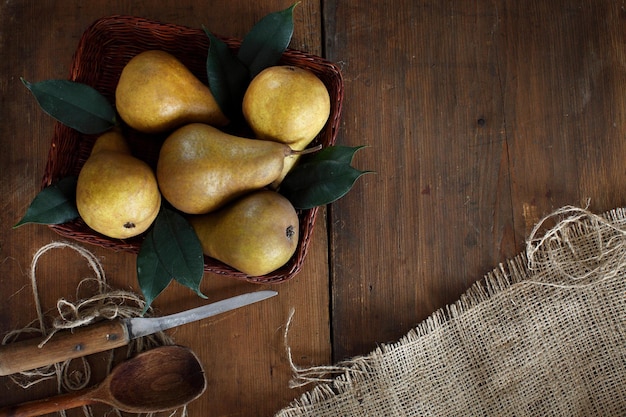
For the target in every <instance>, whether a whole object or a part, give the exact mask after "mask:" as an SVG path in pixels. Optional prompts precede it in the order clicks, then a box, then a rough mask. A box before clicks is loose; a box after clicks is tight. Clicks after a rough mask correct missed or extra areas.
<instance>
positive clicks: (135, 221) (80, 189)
mask: <svg viewBox="0 0 626 417" xmlns="http://www.w3.org/2000/svg"><path fill="white" fill-rule="evenodd" d="M160 206H161V194H160V193H159V188H158V186H157V182H156V177H155V175H154V173H153V171H152V169H151V168H150V167H149V166H148V164H146V163H145V162H143V161H142V160H140V159H137V158H135V157H134V156H132V155H131V154H130V150H129V147H128V144H127V143H126V141H125V139H124V137H123V136H122V135H121V133H119V132H118V131H110V132H107V133H105V134H103V135H101V136H100V137H99V138H98V139H97V140H96V142H95V144H94V147H93V149H92V152H91V154H90V155H89V158H87V160H86V161H85V164H84V165H83V167H82V168H81V170H80V173H79V174H78V183H77V185H76V207H77V209H78V213H79V214H80V216H81V218H82V219H83V220H84V221H85V223H86V224H87V226H89V227H91V228H92V229H93V230H95V231H96V232H99V233H101V234H103V235H105V236H108V237H112V238H116V239H125V238H129V237H133V236H136V235H139V234H141V233H143V232H145V231H146V230H147V229H148V227H150V225H151V224H152V222H153V221H154V219H155V218H156V216H157V214H158V213H159V208H160Z"/></svg>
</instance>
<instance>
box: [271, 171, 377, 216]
mask: <svg viewBox="0 0 626 417" xmlns="http://www.w3.org/2000/svg"><path fill="white" fill-rule="evenodd" d="M369 172H371V171H360V170H358V169H355V168H353V167H351V166H350V165H349V164H347V163H345V162H342V161H334V160H320V161H311V162H306V163H303V164H301V165H297V166H296V167H294V169H293V170H292V171H291V172H290V173H289V174H288V175H287V177H285V179H284V180H283V182H282V183H281V186H280V192H281V194H283V195H284V196H285V197H287V199H288V200H289V201H291V203H292V204H293V205H294V207H295V208H297V209H309V208H313V207H316V206H322V205H324V204H329V203H332V202H333V201H336V200H338V199H340V198H341V197H343V196H344V195H346V193H348V191H350V189H351V188H352V186H353V185H354V183H355V182H356V180H357V179H359V177H361V176H362V175H363V174H367V173H369Z"/></svg>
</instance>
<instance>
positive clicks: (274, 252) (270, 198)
mask: <svg viewBox="0 0 626 417" xmlns="http://www.w3.org/2000/svg"><path fill="white" fill-rule="evenodd" d="M189 222H190V224H191V226H192V227H193V228H194V230H195V232H196V235H197V236H198V239H199V240H200V242H201V244H202V249H203V252H204V254H205V255H207V256H210V257H212V258H214V259H217V260H219V261H221V262H224V263H225V264H227V265H230V266H231V267H233V268H235V269H237V270H238V271H241V272H243V273H245V274H248V275H252V276H259V275H265V274H268V273H270V272H272V271H275V270H276V269H278V268H280V267H281V266H283V265H284V264H286V263H287V262H288V261H289V259H291V257H292V256H293V254H294V253H295V251H296V248H297V246H298V239H299V221H298V215H297V213H296V210H295V209H294V207H293V206H292V205H291V203H290V202H289V200H287V199H286V198H285V197H283V196H282V195H280V194H278V193H277V192H275V191H270V190H261V191H255V192H252V193H250V194H248V195H246V196H244V197H242V198H240V199H238V200H236V201H234V202H232V203H230V204H229V205H227V206H225V207H223V208H222V209H220V210H217V211H215V212H213V213H209V214H204V215H200V216H191V217H190V218H189Z"/></svg>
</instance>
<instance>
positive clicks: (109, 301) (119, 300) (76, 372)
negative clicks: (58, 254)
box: [2, 242, 187, 417]
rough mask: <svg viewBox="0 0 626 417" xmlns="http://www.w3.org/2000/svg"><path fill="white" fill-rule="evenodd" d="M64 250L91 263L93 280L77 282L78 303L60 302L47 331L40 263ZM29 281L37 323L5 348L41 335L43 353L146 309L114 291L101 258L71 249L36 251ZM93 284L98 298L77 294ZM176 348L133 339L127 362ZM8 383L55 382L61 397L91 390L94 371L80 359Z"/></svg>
mask: <svg viewBox="0 0 626 417" xmlns="http://www.w3.org/2000/svg"><path fill="white" fill-rule="evenodd" d="M66 248H67V249H72V250H74V251H75V252H77V253H78V254H79V255H81V256H82V258H83V259H85V260H86V261H87V263H88V264H89V266H90V268H91V270H92V271H93V273H94V274H95V276H94V277H89V278H83V279H82V280H81V281H80V282H79V284H78V286H77V290H76V298H77V300H78V301H69V300H67V299H64V298H60V299H59V300H58V301H57V303H56V310H57V314H58V316H57V317H55V318H54V320H53V321H52V324H51V326H47V325H46V320H45V316H44V312H43V309H42V306H41V300H40V297H39V290H38V286H37V266H38V263H39V260H40V258H41V257H42V256H43V255H44V254H46V253H47V252H49V251H51V250H53V249H66ZM29 278H30V283H31V287H32V291H33V296H34V301H35V310H36V312H37V319H35V320H34V321H33V322H31V323H30V324H28V325H27V326H26V327H24V328H22V329H18V330H13V331H11V332H9V333H8V334H7V335H5V336H4V338H3V339H2V344H3V345H4V344H8V343H10V342H14V341H16V340H17V339H18V338H20V336H22V335H24V334H29V333H38V334H39V335H40V336H43V337H44V339H43V341H42V342H41V343H40V345H39V347H43V346H45V344H46V343H47V342H48V341H49V340H50V339H51V338H53V337H54V335H55V334H56V333H57V332H58V331H60V330H65V331H69V330H71V329H74V328H77V327H81V326H85V325H88V324H91V323H94V322H95V321H98V320H113V319H123V318H132V317H139V316H141V313H142V312H143V310H144V308H145V300H144V299H143V298H142V297H141V296H140V295H138V294H135V293H133V292H131V291H123V290H114V289H112V288H111V287H110V286H109V285H108V284H107V282H106V276H105V272H104V268H103V267H102V264H101V263H100V261H99V260H98V258H96V256H95V255H94V254H93V253H91V252H90V251H88V250H87V249H85V248H83V247H81V246H79V245H76V244H73V243H69V242H52V243H49V244H47V245H45V246H43V247H41V248H40V249H39V250H37V252H36V253H35V255H34V256H33V259H32V262H31V266H30V276H29ZM89 284H95V286H96V291H95V294H93V295H91V296H89V297H87V298H84V299H81V298H80V297H79V294H80V293H81V292H82V290H83V289H85V287H87V286H88V285H89ZM151 311H152V310H151V309H149V310H148V312H147V314H146V316H148V315H149V314H150V313H151ZM172 344H174V342H173V340H172V339H171V338H170V337H169V336H167V335H166V334H164V333H163V332H158V333H155V334H153V335H150V336H147V337H141V338H137V339H133V340H131V341H130V343H129V344H128V346H127V348H126V358H130V357H131V356H133V355H135V354H137V353H139V352H143V351H145V350H148V349H152V348H154V347H157V346H163V345H172ZM75 361H78V362H79V366H76V365H75ZM113 366H114V352H113V351H111V352H109V354H108V361H107V374H108V373H110V371H111V369H112V368H113ZM10 378H11V380H12V381H13V382H14V383H15V384H17V385H18V386H20V387H21V388H24V389H27V388H29V387H31V386H33V385H35V384H39V383H41V382H44V381H47V380H50V379H55V380H56V384H57V391H58V393H59V394H60V393H62V392H63V391H75V390H80V389H83V388H86V387H87V386H88V385H90V380H91V367H90V365H89V362H88V361H87V360H86V358H84V357H82V358H78V359H76V360H72V359H71V360H67V361H65V362H62V363H55V364H52V365H49V366H45V367H42V368H39V369H34V370H29V371H25V372H20V373H17V374H13V375H11V376H10ZM82 410H83V413H84V415H85V417H93V413H92V410H91V408H90V407H88V406H85V407H82ZM181 410H182V416H186V415H187V407H186V406H184V407H183V408H182V409H181ZM178 411H179V410H174V411H173V412H172V413H171V414H170V416H174V415H176V413H177V412H178ZM114 412H115V414H116V415H118V416H121V414H120V412H119V410H116V409H114ZM59 414H60V415H61V416H63V417H65V416H66V413H65V411H60V412H59ZM152 414H153V413H149V414H146V415H147V416H150V415H152Z"/></svg>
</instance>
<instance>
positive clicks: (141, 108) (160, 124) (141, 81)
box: [115, 50, 229, 133]
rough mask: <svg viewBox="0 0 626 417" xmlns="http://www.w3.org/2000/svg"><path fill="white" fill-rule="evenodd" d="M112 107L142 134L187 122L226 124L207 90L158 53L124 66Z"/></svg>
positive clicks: (142, 55)
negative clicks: (114, 106)
mask: <svg viewBox="0 0 626 417" xmlns="http://www.w3.org/2000/svg"><path fill="white" fill-rule="evenodd" d="M115 104H116V107H117V111H118V113H119V115H120V117H121V118H122V120H124V121H125V122H126V123H127V124H128V125H129V126H130V127H132V128H134V129H136V130H138V131H140V132H144V133H159V132H164V131H169V130H171V129H174V128H176V127H178V126H182V125H183V124H186V123H191V122H202V123H208V124H211V125H215V126H225V125H226V124H228V122H229V121H228V119H227V118H226V116H225V115H224V113H222V110H221V109H220V108H219V105H218V104H217V102H216V101H215V98H214V97H213V94H212V93H211V90H210V89H209V87H207V86H206V85H205V84H203V83H202V82H201V81H200V80H199V79H198V78H197V77H196V76H195V75H194V74H193V73H192V72H191V71H190V70H189V69H188V68H187V67H186V66H185V65H183V63H182V62H180V61H179V60H178V59H177V58H176V57H174V56H173V55H171V54H169V53H167V52H164V51H158V50H149V51H145V52H141V53H139V54H138V55H136V56H135V57H133V58H132V59H131V60H130V61H129V62H128V63H127V64H126V65H125V66H124V69H123V70H122V73H121V75H120V78H119V81H118V84H117V88H116V90H115Z"/></svg>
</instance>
